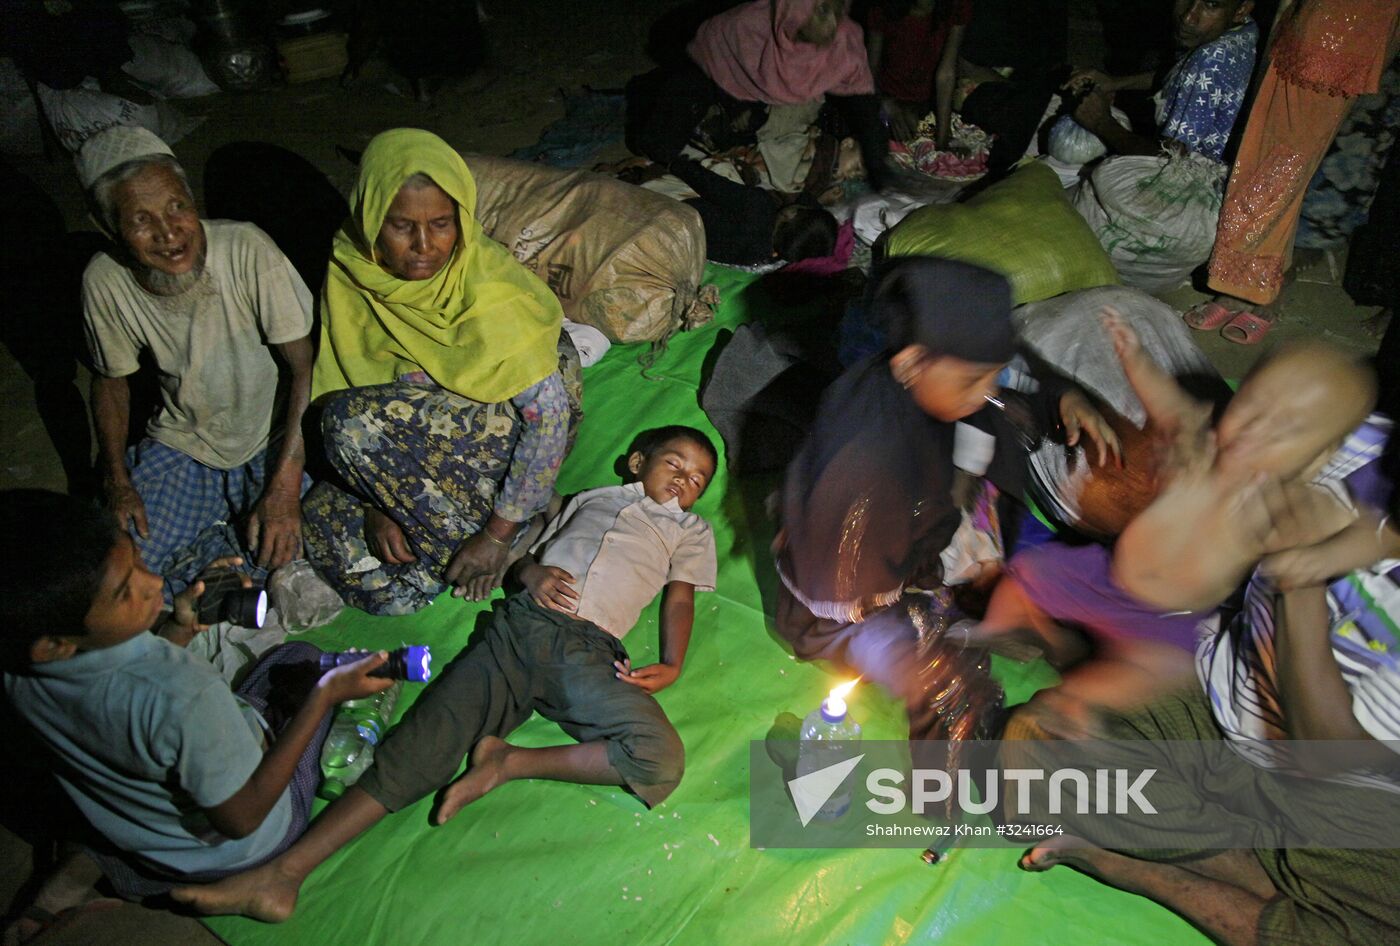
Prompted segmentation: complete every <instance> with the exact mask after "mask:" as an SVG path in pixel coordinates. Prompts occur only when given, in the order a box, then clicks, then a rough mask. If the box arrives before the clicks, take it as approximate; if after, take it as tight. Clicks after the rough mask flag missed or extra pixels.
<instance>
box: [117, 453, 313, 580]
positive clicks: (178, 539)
mask: <svg viewBox="0 0 1400 946" xmlns="http://www.w3.org/2000/svg"><path fill="white" fill-rule="evenodd" d="M267 453H268V451H267V450H266V449H264V450H262V451H260V452H259V453H258V454H257V455H256V456H254V457H253V458H252V459H251V460H249V461H248V462H247V463H244V464H243V465H242V466H236V467H234V468H232V469H229V470H219V469H215V468H213V467H209V466H205V465H204V464H203V463H200V462H199V461H198V460H196V459H194V458H193V457H191V456H190V455H189V454H187V453H183V452H181V451H179V450H176V449H175V448H174V447H169V446H166V445H165V444H163V443H160V442H159V441H157V440H153V439H151V438H150V437H147V438H145V439H144V440H142V441H141V442H140V443H138V444H136V445H135V446H134V447H131V448H130V449H128V450H127V453H126V465H127V469H128V470H130V471H131V482H132V484H133V485H134V486H135V487H136V492H137V493H139V494H140V496H141V502H143V503H144V504H145V506H146V522H147V524H148V525H149V527H150V538H147V539H143V538H141V537H140V536H139V535H138V534H137V533H136V530H135V529H132V530H131V537H132V539H134V540H135V542H136V547H137V548H138V549H139V550H140V552H141V559H142V561H144V562H145V563H146V567H147V568H149V569H150V570H151V571H153V572H155V573H156V574H158V575H161V576H163V577H164V578H165V600H166V603H169V602H170V601H171V600H172V599H173V597H174V596H175V595H177V594H179V593H180V591H182V590H183V589H184V588H185V586H186V585H188V584H190V583H191V582H193V581H194V579H195V577H196V576H197V575H198V574H199V573H200V572H201V571H203V569H204V567H205V566H206V565H208V564H209V563H210V562H211V561H213V560H214V559H216V558H219V557H220V556H224V555H242V554H243V553H244V550H243V548H242V542H241V536H240V535H238V533H237V531H236V530H235V529H233V528H231V527H230V526H229V525H228V524H229V523H232V522H233V521H234V520H236V519H238V518H239V517H241V516H243V515H244V514H246V513H247V512H249V511H250V510H251V509H252V508H253V504H254V503H256V502H257V501H258V498H259V497H260V496H262V491H263V482H264V477H265V473H266V469H265V467H266V464H267ZM309 484H310V480H309V479H308V478H307V477H306V476H305V475H303V476H302V491H303V492H305V490H306V488H307V486H308V485H309ZM245 557H246V556H245ZM255 577H262V576H261V575H255Z"/></svg>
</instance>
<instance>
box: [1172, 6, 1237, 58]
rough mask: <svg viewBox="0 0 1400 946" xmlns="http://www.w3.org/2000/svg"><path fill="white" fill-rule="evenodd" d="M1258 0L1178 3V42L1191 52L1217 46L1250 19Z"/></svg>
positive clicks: (1176, 10)
mask: <svg viewBox="0 0 1400 946" xmlns="http://www.w3.org/2000/svg"><path fill="white" fill-rule="evenodd" d="M1252 9H1254V0H1176V9H1175V14H1176V42H1177V45H1179V46H1184V47H1186V48H1187V49H1195V48H1196V47H1197V46H1204V45H1205V44H1206V43H1213V42H1215V41H1216V40H1217V39H1219V38H1220V37H1221V36H1222V35H1223V34H1224V33H1225V31H1226V30H1228V29H1230V28H1231V27H1234V26H1239V25H1240V24H1241V23H1243V22H1244V21H1245V20H1247V19H1249V11H1250V10H1252Z"/></svg>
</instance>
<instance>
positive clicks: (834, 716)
mask: <svg viewBox="0 0 1400 946" xmlns="http://www.w3.org/2000/svg"><path fill="white" fill-rule="evenodd" d="M799 738H800V739H801V742H800V743H798V748H797V775H798V777H799V778H800V777H802V776H804V775H807V774H809V773H811V772H816V771H818V770H820V769H824V768H827V767H828V766H832V765H836V764H837V763H838V762H844V761H845V760H846V759H849V758H852V757H854V756H855V755H856V754H857V752H858V747H857V746H856V745H855V743H857V742H859V741H860V723H858V722H856V721H855V720H854V719H852V718H851V716H850V714H849V713H848V712H847V709H846V701H845V700H844V699H842V698H841V697H839V696H828V697H827V698H826V699H824V700H822V705H821V706H820V707H819V708H817V709H814V710H812V712H810V713H808V714H807V718H806V719H804V720H803V721H802V732H801V735H800V737H799ZM854 784H855V779H853V778H851V777H849V776H848V777H847V780H846V782H845V783H844V784H843V785H842V786H841V788H840V790H838V791H836V792H834V793H832V796H831V797H830V798H828V799H827V801H826V803H825V804H824V805H822V806H821V808H819V809H818V810H817V813H816V814H815V815H814V816H813V820H817V821H834V820H836V819H837V818H840V817H841V816H842V815H844V814H845V813H846V811H847V809H849V808H850V807H851V786H852V785H854Z"/></svg>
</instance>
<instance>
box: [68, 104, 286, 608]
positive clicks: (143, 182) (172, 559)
mask: <svg viewBox="0 0 1400 946" xmlns="http://www.w3.org/2000/svg"><path fill="white" fill-rule="evenodd" d="M77 161H78V174H79V177H80V178H81V180H82V183H83V186H84V188H86V190H87V193H88V197H89V200H90V201H91V204H92V210H93V215H94V217H95V218H96V220H97V222H98V224H99V226H101V227H102V228H103V229H104V230H106V231H107V233H108V235H110V236H111V237H112V238H113V240H114V242H115V243H116V246H117V249H116V251H115V252H114V253H113V254H110V255H109V254H108V253H99V254H98V255H97V256H95V257H93V259H92V262H91V263H89V264H88V267H87V271H86V272H85V273H84V274H83V309H84V320H85V328H86V334H87V342H88V348H89V350H90V352H91V355H92V362H93V367H94V368H95V369H96V374H95V375H94V378H93V384H92V406H93V413H94V415H95V416H96V421H97V436H98V441H99V444H100V448H101V457H100V459H99V463H100V465H101V470H102V473H103V482H104V486H105V489H106V493H107V497H108V500H109V502H110V503H111V506H112V509H113V511H114V513H115V514H116V516H117V518H118V521H119V522H120V523H121V525H122V527H123V528H125V527H127V526H128V525H129V526H130V528H131V530H132V534H133V538H134V539H135V540H136V542H137V546H138V547H139V548H140V550H141V554H142V557H143V558H144V560H145V562H146V565H147V566H148V567H149V568H151V569H152V570H153V571H155V572H156V573H157V574H163V575H165V576H166V595H167V599H169V597H170V596H171V595H172V594H174V593H178V592H179V591H180V589H181V588H182V587H184V585H186V584H188V583H190V582H192V581H193V580H194V575H195V574H196V573H197V572H198V571H199V570H200V569H201V568H203V567H204V566H205V565H206V564H208V563H207V562H206V561H200V560H199V558H200V556H199V555H198V554H194V553H191V554H184V553H186V551H187V550H189V549H190V548H191V547H192V546H194V545H195V543H196V540H199V539H200V537H201V535H202V534H204V533H206V532H207V530H209V529H210V527H211V526H217V525H218V524H220V523H224V522H235V521H239V520H240V519H242V518H243V517H246V523H247V531H246V539H247V548H248V550H249V551H250V552H252V553H253V556H255V561H256V564H257V565H258V566H260V567H262V568H267V569H273V568H277V567H279V566H281V565H284V564H286V563H287V562H288V561H290V560H291V559H293V558H295V557H297V555H298V553H299V549H300V544H301V505H300V496H301V492H302V480H303V470H302V467H303V465H304V460H305V449H304V445H303V441H302V434H301V419H302V414H303V412H304V411H305V410H306V405H307V402H308V400H309V397H310V390H311V385H310V379H311V364H312V345H311V340H310V332H311V324H312V321H311V320H312V316H311V313H312V297H311V293H310V292H309V291H308V290H307V288H306V284H305V283H304V282H302V280H301V277H300V276H298V275H297V272H296V270H295V269H293V268H292V264H291V263H290V262H289V261H288V260H287V258H286V257H285V256H284V255H283V254H282V252H281V251H280V250H279V249H278V248H277V246H276V245H275V244H274V243H273V242H272V240H271V239H270V238H269V237H268V236H267V234H265V233H263V232H262V231H261V230H259V229H258V228H257V227H256V226H254V225H253V224H251V223H238V222H234V221H229V220H201V219H200V216H199V211H198V210H197V209H196V208H195V202H194V197H193V195H192V193H191V191H190V187H189V183H188V182H187V180H186V178H185V173H184V170H183V169H182V168H181V167H180V165H179V163H178V162H177V161H176V160H175V156H174V154H173V152H171V150H170V148H169V147H168V146H167V145H166V144H165V142H163V141H161V140H160V139H159V138H157V137H156V136H155V135H153V134H152V133H151V132H149V131H147V130H146V129H144V128H138V127H129V126H119V127H115V128H110V129H107V130H106V131H103V132H101V133H100V134H98V135H95V136H94V137H92V138H91V139H89V140H88V141H87V143H86V144H85V145H84V146H83V149H82V151H81V152H80V153H79V154H78V159H77ZM274 349H275V351H276V355H277V356H278V357H274V353H273V350H274ZM143 350H144V351H147V352H149V353H150V355H151V356H152V357H153V358H154V360H155V363H156V365H157V367H158V368H159V370H160V386H161V400H162V403H161V406H160V409H159V410H158V411H157V412H156V414H155V416H154V417H153V418H152V419H151V421H150V423H149V424H148V426H147V428H146V436H145V438H144V439H142V441H141V442H140V443H139V444H137V445H136V446H134V447H132V448H131V449H129V450H128V449H126V436H127V425H128V420H129V413H130V396H129V395H130V392H129V389H128V384H127V378H128V377H129V376H130V375H132V374H133V373H135V371H136V370H137V368H138V358H139V356H140V354H141V352H142V351H143ZM279 393H281V394H282V396H283V397H285V402H284V406H283V407H282V408H281V410H280V411H279V408H278V405H279ZM279 415H280V416H279ZM279 440H280V442H278V441H279ZM206 557H207V556H206ZM177 562H178V567H175V566H177ZM250 564H252V563H251V562H250ZM172 570H173V573H172Z"/></svg>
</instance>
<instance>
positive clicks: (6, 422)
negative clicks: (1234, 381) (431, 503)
mask: <svg viewBox="0 0 1400 946" xmlns="http://www.w3.org/2000/svg"><path fill="white" fill-rule="evenodd" d="M679 5H680V4H679V0H614V2H612V3H607V4H599V3H579V2H577V0H529V2H528V3H520V4H509V3H507V2H506V0H484V7H485V10H486V12H487V14H488V16H489V17H490V19H489V22H488V23H487V24H486V28H487V31H488V35H489V38H490V45H491V51H492V54H491V61H490V63H489V65H488V67H487V69H486V70H485V72H484V73H483V74H480V75H478V76H476V77H473V78H472V79H470V80H466V81H463V82H459V83H457V84H456V85H454V86H452V87H449V88H447V89H445V90H443V91H442V92H441V93H440V94H439V95H438V96H437V98H436V100H435V102H434V104H432V105H430V106H425V105H420V104H418V103H416V102H413V101H410V100H408V99H406V98H404V97H402V96H399V95H397V94H394V93H393V92H391V91H389V90H387V89H386V88H385V85H386V83H388V82H390V81H391V80H392V79H393V77H392V76H391V75H390V74H389V73H388V71H387V70H386V69H385V68H384V67H383V66H378V65H374V64H372V65H371V67H370V68H369V69H367V70H366V72H365V74H364V75H362V76H361V78H360V80H359V82H358V83H357V84H356V85H355V86H354V87H353V88H351V89H349V90H343V89H341V88H340V87H339V86H338V85H337V83H336V82H335V81H334V80H329V79H328V80H321V81H317V82H311V83H307V84H303V85H297V86H291V87H287V88H283V89H277V90H274V91H270V92H264V93H258V94H252V95H217V96H211V97H209V98H206V99H199V100H193V101H187V102H184V103H181V104H182V107H183V108H184V110H186V111H187V112H189V113H191V114H195V115H202V116H204V117H205V121H204V123H203V124H202V125H201V126H200V127H199V128H198V129H196V130H195V131H194V132H193V133H192V134H191V135H190V136H189V137H187V138H186V139H184V140H183V141H181V142H180V143H179V144H178V145H177V146H176V147H175V151H176V152H177V154H178V155H179V157H180V158H181V160H182V162H183V163H184V165H185V167H186V168H187V169H188V171H189V172H190V175H191V178H192V183H193V184H194V186H195V190H196V193H197V194H198V193H200V191H201V180H200V170H201V169H202V167H203V165H204V162H205V160H206V159H207V158H208V157H209V155H210V154H212V153H213V152H214V151H215V149H217V148H219V147H220V146H222V145H224V144H227V143H230V142H234V141H248V140H259V141H269V142H273V143H276V144H278V145H281V146H283V147H286V148H289V149H290V150H292V151H294V152H296V153H298V154H300V155H302V156H303V157H305V158H307V159H309V160H310V161H311V162H312V163H313V164H315V165H316V166H317V167H319V168H320V169H321V170H322V171H324V172H325V173H326V174H327V175H328V176H329V177H330V179H331V180H332V182H333V183H335V184H336V185H337V186H338V187H340V188H341V189H342V190H345V189H348V187H349V185H350V184H351V183H352V178H353V168H352V167H351V165H350V164H349V163H348V162H347V161H346V160H345V159H344V158H342V157H340V156H339V155H338V154H337V153H336V150H335V149H336V146H337V145H339V146H343V147H345V148H348V149H352V150H359V149H360V148H362V147H363V146H364V145H365V143H366V142H368V140H369V139H370V138H371V137H372V136H373V135H374V134H375V133H377V132H379V131H381V130H383V129H385V128H390V127H396V126H401V125H413V126H419V127H423V128H428V129H430V130H432V131H434V132H437V133H438V134H440V135H442V137H443V138H445V139H446V140H447V141H448V142H450V143H451V144H453V145H454V146H456V147H458V148H460V149H462V150H468V151H481V152H486V153H492V154H506V153H508V152H510V151H512V150H514V149H516V148H519V147H522V146H525V145H529V144H531V143H533V142H535V141H536V140H538V138H539V135H540V132H541V130H542V129H543V128H544V127H545V126H546V125H547V124H549V123H550V122H552V121H554V120H555V119H557V118H559V117H560V116H561V115H562V114H563V105H562V95H561V90H562V91H567V90H576V89H578V88H580V87H581V86H585V85H587V86H591V87H593V88H596V89H606V88H620V87H621V86H622V85H623V84H624V83H625V82H626V80H627V79H628V78H629V77H631V76H632V75H634V74H637V73H639V72H642V71H645V70H646V69H648V68H650V67H651V65H652V64H651V63H650V61H649V60H648V59H647V57H646V54H645V52H644V49H645V45H646V37H647V33H648V30H649V29H650V27H651V24H652V23H653V22H654V21H655V19H656V18H657V17H658V16H660V15H661V14H663V13H664V12H666V11H668V10H671V9H673V8H675V7H677V6H679ZM1072 8H1073V9H1074V10H1075V12H1074V14H1073V16H1072V20H1071V54H1072V56H1073V58H1075V60H1076V62H1077V63H1080V64H1084V65H1093V64H1097V63H1099V62H1101V53H1102V40H1101V34H1100V31H1099V28H1098V25H1097V23H1096V22H1095V20H1094V16H1093V4H1092V2H1091V0H1076V2H1075V3H1073V4H1072ZM400 81H401V80H400ZM624 153H625V152H624V151H622V150H621V148H620V146H619V148H618V149H617V152H616V153H615V154H614V153H608V154H606V155H605V156H604V157H607V158H614V157H621V156H622V155H623V154H624ZM18 162H19V163H20V164H21V169H22V170H23V171H24V172H25V173H26V174H28V175H29V176H30V177H32V178H34V179H35V180H36V181H38V182H39V183H40V185H41V186H42V187H43V188H44V189H45V190H46V191H47V192H48V193H49V194H50V195H52V196H53V197H54V198H55V200H56V201H57V202H58V204H59V206H60V207H61V209H62V210H63V212H64V214H65V216H66V218H67V220H68V223H69V226H70V227H83V226H87V225H88V224H87V220H86V213H85V211H84V208H83V203H82V197H81V192H80V190H79V187H78V183H77V180H76V177H75V176H74V174H73V170H72V165H71V163H70V162H69V161H68V160H67V159H66V158H59V159H56V160H54V161H46V160H45V159H43V158H42V157H29V158H20V159H18ZM1344 264H1345V259H1344V258H1343V257H1341V256H1332V257H1329V256H1326V255H1322V254H1312V255H1311V257H1310V258H1308V259H1301V260H1300V261H1299V265H1298V266H1297V268H1296V281H1295V282H1294V284H1293V285H1292V286H1291V287H1290V288H1289V289H1288V291H1287V293H1286V295H1285V303H1284V313H1283V319H1282V321H1281V322H1280V323H1279V325H1278V326H1277V327H1276V328H1275V330H1274V331H1273V332H1272V336H1271V342H1272V341H1276V340H1283V339H1293V338H1303V337H1325V338H1328V339H1331V340H1332V341H1335V342H1337V343H1339V344H1341V345H1344V346H1346V347H1348V348H1352V349H1355V350H1357V351H1374V349H1375V347H1376V341H1375V340H1374V339H1373V338H1371V337H1370V336H1369V335H1368V334H1367V333H1366V332H1365V331H1364V329H1363V328H1362V320H1363V319H1364V318H1365V317H1366V316H1367V315H1370V314H1371V313H1372V312H1373V311H1374V310H1372V309H1365V308H1358V307H1356V306H1354V305H1352V303H1351V301H1350V299H1349V298H1348V297H1347V296H1346V295H1345V293H1343V292H1342V290H1341V289H1340V287H1339V282H1340V274H1341V271H1342V267H1343V266H1344ZM1163 298H1165V299H1166V300H1167V301H1169V302H1171V303H1173V304H1175V305H1177V306H1178V307H1180V308H1185V307H1187V306H1189V305H1191V304H1194V302H1196V301H1198V300H1199V299H1201V298H1203V297H1202V296H1201V294H1200V293H1197V292H1194V291H1192V290H1189V289H1184V290H1179V291H1177V292H1174V293H1170V294H1167V295H1165V296H1164V297H1163ZM36 330H38V331H42V330H43V327H42V326H36ZM1200 341H1201V344H1202V347H1203V348H1204V349H1205V350H1206V352H1207V353H1208V354H1209V355H1210V357H1211V358H1212V359H1213V360H1214V361H1215V362H1216V364H1217V365H1218V367H1219V368H1220V370H1221V371H1222V373H1223V374H1224V375H1225V376H1226V377H1234V378H1237V377H1239V376H1240V375H1241V374H1243V372H1244V371H1245V370H1246V369H1247V368H1248V366H1249V365H1250V364H1251V363H1252V362H1253V360H1254V359H1255V358H1256V357H1257V355H1258V351H1259V349H1257V348H1246V347H1241V346H1236V345H1232V344H1230V343H1228V342H1225V341H1224V340H1222V339H1221V338H1219V336H1217V335H1214V334H1205V333H1203V334H1202V335H1201V336H1200ZM79 386H80V388H81V390H82V391H83V392H84V394H86V390H87V379H86V378H85V377H80V378H79ZM0 417H3V423H0V456H3V462H0V488H13V487H39V488H51V489H63V488H64V478H63V473H62V469H61V467H60V466H59V462H58V458H57V455H56V453H55V452H54V449H53V447H52V445H51V444H50V443H49V441H48V439H47V437H46V436H45V434H44V430H43V427H42V426H41V424H40V422H39V417H38V414H37V412H36V410H35V406H34V398H33V391H32V388H31V387H30V384H29V382H28V379H27V378H26V377H25V375H24V374H23V372H21V371H20V370H19V367H18V365H17V364H16V363H15V361H14V360H13V359H12V358H11V356H10V355H9V353H8V352H7V351H5V350H4V349H0ZM10 815H11V817H8V818H5V819H3V820H4V822H5V823H6V824H7V825H9V826H11V827H22V824H20V825H17V824H16V822H15V818H16V817H19V818H22V817H23V815H22V814H19V815H17V814H16V813H13V812H11V813H10ZM31 865H32V852H31V851H30V849H29V848H28V846H27V845H25V844H24V843H23V842H22V841H21V840H20V839H19V838H18V837H17V836H16V835H15V834H13V833H12V832H11V831H9V830H5V829H4V828H0V903H10V902H11V901H12V900H13V899H14V898H15V897H16V894H17V892H18V891H19V889H20V887H21V885H22V884H23V883H24V882H25V879H26V878H27V877H28V876H29V874H30V870H31ZM98 941H101V942H103V943H105V944H107V946H126V944H144V946H167V944H169V946H174V944H187V946H194V944H201V943H214V942H217V940H216V939H215V938H214V937H213V936H212V935H211V934H210V933H209V932H208V931H207V930H205V929H204V927H203V926H202V925H200V924H199V923H198V922H196V921H195V920H192V919H188V918H184V917H177V916H173V915H171V914H167V913H161V912H157V911H151V910H147V909H144V908H141V907H137V906H131V905H127V906H122V907H119V908H116V909H112V910H104V911H102V912H99V913H93V914H91V915H86V916H83V917H81V918H80V919H78V920H77V921H76V922H74V923H73V924H71V925H70V926H68V927H67V928H66V929H64V930H62V931H55V932H53V933H51V934H48V935H46V936H45V937H44V939H43V942H44V943H47V944H53V946H62V944H77V943H94V942H98Z"/></svg>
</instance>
